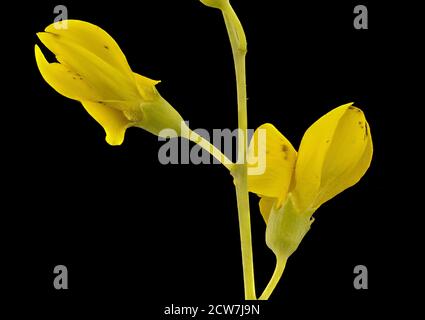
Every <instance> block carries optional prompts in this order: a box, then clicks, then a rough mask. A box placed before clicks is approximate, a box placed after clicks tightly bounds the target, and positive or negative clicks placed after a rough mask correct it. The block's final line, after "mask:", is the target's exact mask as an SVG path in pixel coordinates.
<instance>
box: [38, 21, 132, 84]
mask: <svg viewBox="0 0 425 320" xmlns="http://www.w3.org/2000/svg"><path fill="white" fill-rule="evenodd" d="M66 23H67V28H66V29H64V28H58V29H56V24H57V22H55V23H52V24H51V25H49V26H48V27H47V28H46V29H45V31H46V32H48V33H51V34H54V35H57V36H61V37H63V39H66V40H67V41H69V42H71V43H75V44H76V45H78V46H80V47H82V48H85V49H87V50H88V51H90V52H91V53H93V54H94V55H96V56H97V57H99V58H100V59H102V60H103V61H105V62H106V63H108V64H110V65H111V66H113V67H114V68H116V69H117V70H119V71H120V72H122V73H123V75H124V76H126V77H128V78H130V77H131V76H132V71H131V69H130V66H129V65H128V62H127V59H126V57H125V55H124V54H123V52H122V51H121V49H120V47H119V46H118V44H117V43H116V42H115V40H114V39H113V38H112V37H111V36H110V35H109V34H108V33H107V32H106V31H104V30H103V29H101V28H99V27H98V26H96V25H94V24H91V23H88V22H85V21H80V20H66Z"/></svg>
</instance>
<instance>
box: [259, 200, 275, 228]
mask: <svg viewBox="0 0 425 320" xmlns="http://www.w3.org/2000/svg"><path fill="white" fill-rule="evenodd" d="M275 201H276V198H268V197H261V199H260V202H259V206H260V212H261V215H262V216H263V218H264V221H265V222H266V223H267V221H268V220H269V216H270V212H271V210H272V208H273V204H274V203H275Z"/></svg>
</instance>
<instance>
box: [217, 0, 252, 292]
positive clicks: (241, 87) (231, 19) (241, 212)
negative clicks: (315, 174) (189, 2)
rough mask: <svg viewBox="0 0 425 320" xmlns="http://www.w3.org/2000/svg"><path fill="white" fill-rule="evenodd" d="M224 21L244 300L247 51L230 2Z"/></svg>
mask: <svg viewBox="0 0 425 320" xmlns="http://www.w3.org/2000/svg"><path fill="white" fill-rule="evenodd" d="M221 10H222V12H223V17H224V22H225V24H226V28H227V32H228V34H229V39H230V44H231V46H232V53H233V60H234V64H235V72H236V86H237V99H238V129H239V132H238V164H237V165H236V166H235V168H234V170H233V172H232V174H233V177H234V179H235V186H236V198H237V203H238V218H239V230H240V239H241V252H242V268H243V279H244V287H245V299H247V300H255V299H256V294H255V279H254V264H253V254H252V240H251V219H250V210H249V195H248V169H247V163H246V152H247V150H246V149H247V148H246V146H247V129H248V116H247V95H246V71H245V55H246V52H247V44H246V37H245V33H244V30H243V28H242V25H241V23H240V21H239V19H238V17H237V15H236V13H235V11H234V10H233V8H232V6H231V5H230V3H227V4H226V5H225V6H224V7H223V8H222V9H221Z"/></svg>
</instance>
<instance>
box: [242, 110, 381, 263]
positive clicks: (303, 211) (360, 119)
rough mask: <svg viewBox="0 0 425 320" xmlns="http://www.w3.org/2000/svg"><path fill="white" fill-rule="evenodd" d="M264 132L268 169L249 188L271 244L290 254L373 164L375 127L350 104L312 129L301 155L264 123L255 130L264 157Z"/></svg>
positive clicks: (254, 147)
mask: <svg viewBox="0 0 425 320" xmlns="http://www.w3.org/2000/svg"><path fill="white" fill-rule="evenodd" d="M261 130H264V131H263V132H265V133H266V139H265V142H266V148H265V150H266V154H265V158H266V169H265V172H264V173H263V174H262V175H257V176H255V175H252V176H249V177H248V188H249V190H250V191H251V192H254V193H257V194H258V195H259V196H260V197H261V199H260V211H261V214H262V215H263V217H264V219H265V221H266V223H267V224H268V225H267V232H266V241H267V244H268V245H269V247H270V248H271V249H272V250H273V251H274V252H275V253H276V254H277V255H279V254H278V253H280V255H283V256H286V257H288V256H289V255H290V254H291V253H292V252H293V251H294V250H295V249H296V248H297V246H298V244H299V242H300V241H301V240H302V238H303V237H304V235H305V233H306V232H307V231H308V229H309V227H310V224H311V216H312V214H313V213H314V212H315V211H316V209H317V208H319V207H320V206H321V205H322V204H323V203H325V202H326V201H328V200H329V199H331V198H333V197H334V196H336V195H337V194H339V193H340V192H342V191H344V190H345V189H347V188H349V187H351V186H353V185H354V184H356V183H357V182H358V181H359V180H360V178H361V177H362V176H363V175H364V174H365V172H366V170H367V169H368V168H369V165H370V163H371V160H372V153H373V146H372V137H371V132H370V127H369V125H368V123H367V121H366V118H365V116H364V114H363V112H362V111H361V110H360V109H358V108H356V107H354V106H353V104H352V103H349V104H345V105H343V106H340V107H338V108H335V109H333V110H332V111H330V112H329V113H327V114H326V115H324V116H323V117H321V118H320V119H319V120H318V121H316V122H315V123H314V124H313V125H312V126H311V127H310V128H309V129H308V130H307V131H306V133H305V134H304V137H303V139H302V141H301V145H300V148H299V151H298V154H297V152H296V151H295V149H294V147H293V146H292V145H291V143H290V142H289V141H288V140H287V139H286V138H285V137H284V136H283V135H282V134H281V133H280V132H279V131H278V130H277V129H276V128H275V127H274V126H273V125H271V124H264V125H262V126H260V127H259V128H258V129H257V130H256V132H255V133H254V136H253V139H252V140H251V143H250V148H249V157H253V156H255V157H256V158H258V156H259V154H258V153H259V152H258V150H259V147H258V141H260V139H259V134H260V133H261ZM250 162H252V160H251V161H250ZM252 165H255V164H252Z"/></svg>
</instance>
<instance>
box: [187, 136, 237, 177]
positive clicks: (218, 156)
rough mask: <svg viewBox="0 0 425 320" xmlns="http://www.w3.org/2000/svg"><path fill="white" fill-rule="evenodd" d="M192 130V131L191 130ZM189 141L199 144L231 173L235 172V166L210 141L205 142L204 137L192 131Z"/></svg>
mask: <svg viewBox="0 0 425 320" xmlns="http://www.w3.org/2000/svg"><path fill="white" fill-rule="evenodd" d="M189 130H190V129H189ZM187 138H188V139H189V140H191V141H193V142H195V143H197V144H198V145H199V146H200V147H202V148H204V149H205V150H206V151H208V152H209V153H210V154H211V155H212V156H213V157H214V158H216V159H217V160H218V161H220V163H221V164H222V165H223V166H225V167H226V168H227V169H228V170H229V171H230V172H232V171H233V170H234V167H235V164H234V163H233V162H232V161H231V160H230V159H229V158H227V157H226V156H225V155H224V154H223V153H222V152H221V151H220V150H218V149H217V148H216V147H215V146H214V145H213V144H211V143H210V142H209V141H208V140H205V139H204V138H203V137H202V136H200V135H199V134H197V133H196V132H194V131H192V130H190V131H189V134H188V137H187Z"/></svg>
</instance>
